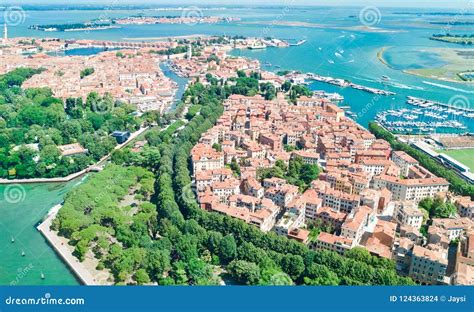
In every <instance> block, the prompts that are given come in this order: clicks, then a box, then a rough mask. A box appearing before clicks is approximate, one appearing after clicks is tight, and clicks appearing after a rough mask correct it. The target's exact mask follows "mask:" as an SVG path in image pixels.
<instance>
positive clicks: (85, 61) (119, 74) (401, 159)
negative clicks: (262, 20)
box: [0, 37, 474, 286]
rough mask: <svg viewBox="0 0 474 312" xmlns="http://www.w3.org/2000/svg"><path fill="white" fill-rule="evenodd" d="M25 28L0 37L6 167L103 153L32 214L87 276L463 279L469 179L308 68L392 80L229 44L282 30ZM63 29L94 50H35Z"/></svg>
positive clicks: (164, 281) (127, 280) (252, 281)
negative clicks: (142, 36)
mask: <svg viewBox="0 0 474 312" xmlns="http://www.w3.org/2000/svg"><path fill="white" fill-rule="evenodd" d="M21 40H22V43H20V39H18V40H12V41H7V42H6V44H5V47H4V48H3V47H2V54H1V55H0V59H1V60H2V62H1V63H0V64H1V65H0V70H1V73H2V76H1V77H0V91H1V93H0V94H1V96H0V116H1V118H0V137H1V138H2V139H3V140H1V142H5V143H3V145H2V146H1V148H0V153H1V154H0V157H1V159H2V160H5V161H2V176H4V177H7V178H13V177H21V178H28V177H40V176H42V177H53V176H63V175H65V174H68V173H70V172H75V171H77V170H80V169H81V168H84V167H87V166H89V165H91V164H100V167H99V168H97V170H95V171H97V172H96V173H91V174H90V175H89V177H88V179H85V180H84V181H83V182H82V183H81V185H79V186H77V187H76V188H74V189H73V190H72V191H71V192H69V193H68V194H67V195H66V197H65V200H64V202H63V203H62V204H61V205H59V206H56V208H55V209H53V210H52V211H51V212H50V214H49V215H48V216H47V218H46V219H45V220H43V221H42V222H41V224H40V225H39V226H38V229H39V230H40V231H41V232H42V233H43V234H44V235H45V237H46V238H47V239H48V241H49V243H50V244H51V245H52V246H53V248H55V250H56V251H57V252H58V254H60V255H61V256H62V257H63V259H65V262H66V263H67V264H68V265H69V266H70V268H71V270H72V271H73V272H76V275H77V276H78V277H79V279H80V280H81V282H82V283H83V284H86V285H232V284H234V285H235V284H238V285H307V286H310V285H417V284H429V285H438V284H445V285H447V284H454V285H465V284H469V283H470V278H469V276H466V275H464V274H463V272H466V271H468V270H470V269H471V267H472V264H471V263H470V262H469V261H468V258H467V256H465V254H464V250H469V249H470V248H471V247H472V246H471V247H469V244H472V240H471V238H470V237H471V236H472V235H471V236H469V235H470V234H469V233H471V232H470V231H471V230H472V228H473V227H474V224H473V221H472V215H473V214H472V207H473V201H472V199H473V198H474V186H473V185H472V183H470V182H468V181H466V180H464V179H463V178H461V177H460V175H459V174H458V173H459V172H458V171H457V170H456V169H454V168H453V167H451V166H452V164H455V163H449V164H450V165H447V162H446V160H443V158H442V160H438V158H436V159H435V158H433V157H432V156H430V155H429V154H427V152H426V151H428V153H429V150H428V149H425V148H424V145H423V144H410V142H409V141H407V140H403V139H401V138H400V137H397V136H395V135H394V134H393V133H391V132H390V131H388V130H387V129H386V128H385V127H383V126H382V125H381V123H380V122H379V123H377V122H371V123H370V124H369V128H368V129H366V128H364V127H363V126H362V125H360V124H358V123H357V122H356V121H355V120H354V119H352V118H349V117H348V116H346V112H345V111H344V109H343V108H342V107H340V106H338V104H339V102H338V98H337V97H335V96H332V97H328V96H327V94H325V93H324V92H313V91H311V90H310V89H309V88H308V87H307V86H306V80H316V81H318V82H323V83H327V84H330V85H333V86H336V87H341V88H344V87H347V88H351V89H355V90H358V91H363V92H364V93H370V94H374V96H390V97H391V96H395V95H396V94H395V93H394V92H392V91H389V90H385V89H384V90H382V89H378V88H370V87H365V86H363V85H360V84H357V83H353V82H351V81H349V80H346V79H338V78H333V77H329V76H320V75H317V74H312V73H301V72H296V71H282V72H280V73H273V72H270V71H266V70H263V69H262V67H261V64H260V62H259V61H258V60H255V59H251V58H245V57H241V56H232V55H229V51H231V50H233V49H238V48H243V49H256V48H262V46H264V47H263V48H266V47H272V48H273V47H274V48H275V50H276V48H277V47H278V45H276V43H275V42H279V41H277V40H276V39H268V38H243V37H238V38H237V37H234V38H229V37H207V38H196V39H180V40H179V39H170V40H164V41H159V42H140V43H138V42H137V43H133V42H109V41H107V42H106V41H95V40H90V41H87V40H84V41H74V40H71V41H68V42H65V41H56V40H51V41H48V40H47V39H45V41H44V42H43V41H42V40H40V41H39V42H37V41H36V40H30V39H27V40H26V42H25V41H24V40H25V39H21ZM280 41H281V40H280ZM268 43H275V46H271V45H268ZM74 45H76V46H86V47H97V46H99V47H103V48H104V51H102V52H101V53H98V54H96V55H88V56H87V57H81V56H78V57H68V58H64V57H59V56H54V55H49V54H47V53H43V52H44V51H63V50H65V49H69V48H70V46H74ZM39 47H41V50H42V51H39V50H36V51H34V53H33V50H29V49H30V48H31V49H38V48H39ZM284 47H285V48H289V49H291V46H290V45H288V46H286V45H285V46H284ZM24 49H28V50H29V51H30V52H32V53H29V54H23V51H24ZM110 49H113V50H110ZM19 64H21V65H22V66H17V65H19ZM160 64H166V66H167V68H169V69H170V70H171V71H173V72H174V73H175V74H176V75H178V76H180V77H183V78H186V79H188V84H187V87H186V90H185V92H184V93H183V95H182V96H181V99H180V101H178V102H175V100H174V95H175V93H174V92H175V89H176V85H175V84H174V83H172V82H171V81H170V79H169V78H168V77H166V76H165V75H164V72H163V70H162V69H161V67H160V66H159V65H160ZM16 67H22V68H16ZM387 79H388V78H387ZM170 90H172V91H173V92H170ZM410 100H411V101H412V103H414V104H416V105H428V104H427V103H426V102H425V101H423V100H422V99H416V98H410ZM417 103H421V104H417ZM429 105H431V106H435V105H434V104H429ZM436 106H441V104H436ZM138 131H141V132H140V133H139V134H138V135H136V136H133V134H135V133H137V132H138ZM117 146H120V147H121V148H116V147H117ZM104 157H106V158H105V159H104ZM79 164H81V166H79ZM6 181H7V182H8V180H6ZM12 205H13V204H12ZM453 229H454V230H453ZM12 243H14V238H12ZM450 248H457V251H458V254H457V257H455V259H453V257H449V251H450ZM420 263H423V268H422V267H421V266H420V265H419V264H420ZM43 278H44V277H43Z"/></svg>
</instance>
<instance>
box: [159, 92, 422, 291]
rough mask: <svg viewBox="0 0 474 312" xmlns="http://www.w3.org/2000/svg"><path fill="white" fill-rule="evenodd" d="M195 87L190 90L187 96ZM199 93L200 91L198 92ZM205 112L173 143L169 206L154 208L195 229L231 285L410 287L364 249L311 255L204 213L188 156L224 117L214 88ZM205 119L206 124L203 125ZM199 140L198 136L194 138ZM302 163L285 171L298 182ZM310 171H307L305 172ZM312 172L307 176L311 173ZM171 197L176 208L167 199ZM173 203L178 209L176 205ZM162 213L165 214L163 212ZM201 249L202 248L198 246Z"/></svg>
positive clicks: (205, 94)
mask: <svg viewBox="0 0 474 312" xmlns="http://www.w3.org/2000/svg"><path fill="white" fill-rule="evenodd" d="M193 88H194V86H190V93H192V89H193ZM197 88H199V89H200V90H201V91H202V87H201V86H197ZM201 94H202V99H203V101H202V102H201V101H200V102H199V104H200V105H202V106H203V110H204V108H207V107H212V108H213V109H212V111H211V112H212V113H211V114H209V115H204V116H196V117H195V119H193V120H191V122H190V123H189V124H188V125H187V126H186V128H185V129H184V130H183V131H181V132H180V133H179V134H178V135H177V137H176V138H175V139H174V141H173V145H174V146H175V149H174V151H173V153H174V166H173V168H170V167H169V165H168V166H167V167H168V169H171V170H170V172H172V173H173V189H171V188H170V187H169V184H168V188H167V194H168V197H167V200H168V201H167V203H166V205H165V206H163V204H165V203H158V209H159V211H161V210H162V209H165V211H166V212H165V214H161V213H159V218H161V220H169V222H171V223H172V224H173V225H175V226H176V228H177V229H178V230H181V231H182V232H186V229H187V228H188V226H189V223H190V222H191V224H193V227H194V228H195V229H194V231H195V235H194V236H195V237H200V238H202V239H199V240H198V248H197V249H198V250H202V254H199V253H198V256H200V257H203V256H204V255H209V254H210V258H211V259H212V263H213V264H218V265H219V266H220V267H222V268H223V269H224V270H225V272H226V273H227V274H228V276H229V277H230V278H231V280H233V281H234V282H237V283H241V284H248V285H254V284H267V285H268V284H294V283H296V284H307V285H338V284H347V285H358V284H377V285H410V284H413V282H412V281H411V279H408V278H403V277H400V276H398V275H397V273H396V271H395V264H394V263H393V261H390V260H386V259H381V258H377V257H373V256H371V255H370V254H369V253H368V252H367V251H365V250H363V249H358V248H356V249H354V250H352V251H351V252H349V253H348V254H347V256H346V257H342V256H340V255H338V254H336V253H333V252H329V251H322V252H321V251H314V250H310V249H309V248H308V247H307V246H305V245H303V244H301V243H298V242H296V241H293V240H289V239H287V238H286V237H282V236H277V235H276V234H274V233H263V232H261V231H260V230H259V229H257V228H256V227H254V226H251V225H248V224H246V223H244V222H243V221H240V220H237V219H234V218H231V217H229V216H225V215H220V214H216V213H209V212H206V211H203V210H202V209H201V208H200V207H199V206H198V204H197V202H196V200H195V198H194V195H193V193H192V191H191V188H190V186H191V177H190V171H189V165H190V164H189V152H190V150H191V148H192V146H193V145H194V144H195V143H196V142H197V140H198V139H199V135H200V134H202V133H203V132H205V131H206V130H207V129H209V128H210V127H212V125H213V124H214V122H215V121H216V120H217V118H218V117H219V116H220V114H221V112H222V105H221V103H220V102H217V103H216V102H214V103H213V104H209V103H210V102H213V101H209V100H210V99H209V98H211V99H212V98H214V97H215V96H217V97H218V95H217V92H216V89H215V87H213V86H208V87H206V88H205V91H204V92H201ZM200 117H204V118H205V121H206V122H209V121H211V123H210V124H204V123H202V122H201V119H200ZM196 134H197V135H196ZM302 167H303V165H302V164H301V160H300V159H295V160H294V161H293V163H292V164H291V168H289V169H287V168H285V169H287V171H289V172H292V173H291V174H290V175H291V176H293V175H297V176H300V174H301V168H302ZM308 169H309V168H308ZM310 171H311V170H310ZM173 191H174V202H173V200H171V194H172V192H173ZM176 203H177V205H175V204H176ZM164 207H166V208H164ZM199 244H201V245H199Z"/></svg>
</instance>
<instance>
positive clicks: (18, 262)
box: [0, 180, 81, 285]
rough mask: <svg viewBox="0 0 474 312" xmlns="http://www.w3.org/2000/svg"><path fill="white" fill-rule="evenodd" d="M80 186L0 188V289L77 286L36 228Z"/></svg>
mask: <svg viewBox="0 0 474 312" xmlns="http://www.w3.org/2000/svg"><path fill="white" fill-rule="evenodd" d="M80 182H81V180H75V181H71V182H69V183H54V184H31V185H22V186H18V185H14V186H11V187H7V186H3V185H0V251H1V257H0V285H10V284H12V285H77V284H78V282H77V280H76V278H75V277H74V275H73V274H72V273H71V272H70V271H69V269H68V268H67V266H66V265H65V264H64V263H63V262H62V260H61V259H60V258H59V257H58V256H57V255H56V253H55V252H54V250H53V249H52V248H51V247H50V246H49V245H48V243H47V241H46V240H45V239H44V237H43V236H42V235H41V234H40V233H39V232H38V231H37V230H36V225H37V224H38V223H39V222H40V221H41V220H42V219H43V217H44V216H45V215H46V214H47V213H48V211H49V210H50V209H51V208H52V207H53V206H55V205H57V204H59V203H60V202H61V201H62V200H63V198H64V196H65V195H66V193H67V192H68V191H69V190H71V188H73V187H74V186H75V185H77V184H78V183H80ZM15 194H17V195H18V196H19V197H15ZM7 199H10V200H9V201H7ZM12 199H13V200H12ZM12 238H13V239H14V240H15V241H14V243H12ZM22 252H24V253H25V256H22ZM41 273H43V274H44V276H45V279H41Z"/></svg>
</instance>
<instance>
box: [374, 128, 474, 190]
mask: <svg viewBox="0 0 474 312" xmlns="http://www.w3.org/2000/svg"><path fill="white" fill-rule="evenodd" d="M369 130H370V132H372V133H373V134H374V135H375V136H376V137H377V138H378V139H384V140H385V141H387V142H388V143H390V145H391V147H392V148H393V149H394V150H396V151H404V152H406V153H407V154H408V155H410V156H411V157H413V158H415V159H416V160H418V161H419V162H420V164H421V165H422V166H423V167H425V168H426V169H428V170H429V171H431V172H432V173H434V174H435V175H437V176H438V177H442V178H445V179H446V180H448V182H449V183H450V190H451V191H453V192H455V193H457V194H460V195H463V196H470V197H471V198H472V199H474V185H473V184H470V183H468V182H466V181H464V180H463V179H461V178H460V177H459V176H458V175H457V174H456V172H455V171H454V170H452V169H448V168H446V167H445V166H443V165H442V164H440V163H438V162H437V161H436V160H434V159H433V158H431V157H430V156H429V155H427V154H425V153H424V152H422V151H420V150H418V149H416V148H414V147H412V146H410V145H408V144H406V143H402V142H400V141H398V140H397V138H396V137H395V136H394V135H393V134H392V133H390V132H389V131H387V130H385V129H384V128H383V127H381V126H380V125H378V124H377V123H376V122H371V123H370V124H369Z"/></svg>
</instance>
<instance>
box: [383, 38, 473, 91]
mask: <svg viewBox="0 0 474 312" xmlns="http://www.w3.org/2000/svg"><path fill="white" fill-rule="evenodd" d="M390 48H392V47H391V46H384V47H382V48H381V49H380V50H379V51H378V52H377V59H378V60H379V61H380V62H381V63H382V64H384V65H385V66H387V67H388V68H390V69H393V70H397V69H396V68H395V67H394V66H393V65H391V64H390V63H389V62H388V61H387V60H386V59H385V57H384V54H385V52H387V50H388V49H390ZM429 69H430V68H426V70H429ZM434 69H436V68H434ZM401 72H403V73H405V74H408V75H413V76H417V77H423V78H428V79H434V80H438V81H443V82H453V83H459V84H464V85H470V84H472V82H470V81H463V80H461V79H460V80H455V79H451V78H447V77H441V76H435V75H428V74H423V73H420V72H418V71H416V70H413V69H403V70H401Z"/></svg>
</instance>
